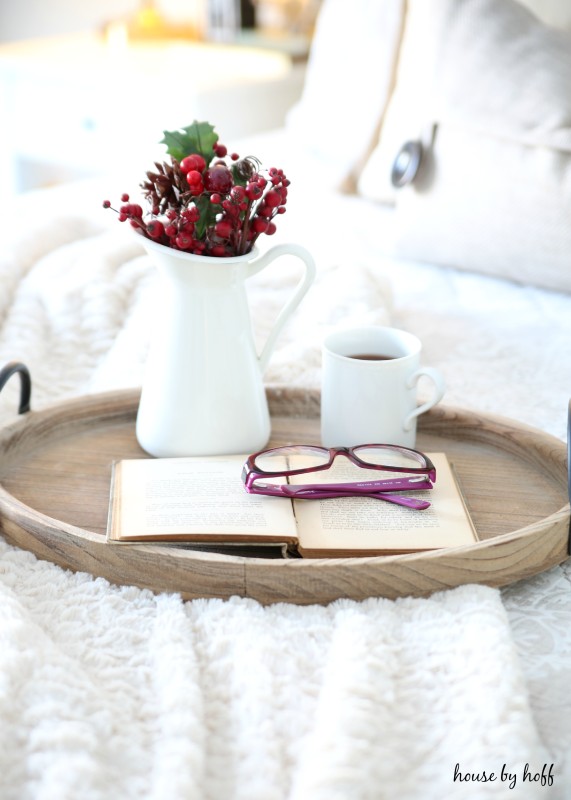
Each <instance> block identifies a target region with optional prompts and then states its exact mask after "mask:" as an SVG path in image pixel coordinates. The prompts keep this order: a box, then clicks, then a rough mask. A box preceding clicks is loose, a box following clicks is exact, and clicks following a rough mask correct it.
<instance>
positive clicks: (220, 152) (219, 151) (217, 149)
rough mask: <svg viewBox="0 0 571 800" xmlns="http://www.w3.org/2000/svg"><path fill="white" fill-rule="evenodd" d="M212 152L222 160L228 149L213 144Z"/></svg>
mask: <svg viewBox="0 0 571 800" xmlns="http://www.w3.org/2000/svg"><path fill="white" fill-rule="evenodd" d="M214 152H215V153H216V155H217V156H218V158H224V156H225V155H226V154H227V153H228V148H227V147H226V145H224V144H215V145H214Z"/></svg>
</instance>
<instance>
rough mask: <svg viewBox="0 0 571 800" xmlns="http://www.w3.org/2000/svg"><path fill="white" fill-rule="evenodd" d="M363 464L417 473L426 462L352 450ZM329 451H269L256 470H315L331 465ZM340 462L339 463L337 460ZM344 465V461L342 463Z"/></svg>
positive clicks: (397, 453)
mask: <svg viewBox="0 0 571 800" xmlns="http://www.w3.org/2000/svg"><path fill="white" fill-rule="evenodd" d="M353 452H354V454H355V455H356V456H357V458H359V460H361V461H362V462H363V463H364V464H369V465H370V466H375V467H377V466H387V467H401V468H404V469H407V468H410V469H418V468H419V467H425V466H426V461H425V459H424V458H423V457H422V455H420V454H416V453H410V452H408V451H407V450H403V449H400V448H398V447H390V446H386V447H382V446H378V445H363V446H360V447H356V448H354V450H353ZM329 458H330V456H329V450H327V449H325V448H322V447H314V446H311V445H292V446H288V447H278V448H276V449H274V450H267V451H266V452H264V453H260V455H258V456H257V457H256V460H255V462H254V463H255V467H256V469H259V470H260V471H262V472H282V471H286V472H287V470H293V469H315V468H317V467H322V466H323V465H324V464H327V463H329ZM337 460H339V459H337ZM342 460H343V461H345V459H342Z"/></svg>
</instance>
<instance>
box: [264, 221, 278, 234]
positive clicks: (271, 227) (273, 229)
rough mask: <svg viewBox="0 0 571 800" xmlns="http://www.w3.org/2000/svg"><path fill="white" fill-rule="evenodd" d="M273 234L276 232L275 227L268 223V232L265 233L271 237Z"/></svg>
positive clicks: (273, 224)
mask: <svg viewBox="0 0 571 800" xmlns="http://www.w3.org/2000/svg"><path fill="white" fill-rule="evenodd" d="M275 232H276V226H275V223H273V222H269V223H268V230H267V231H266V233H267V234H268V236H271V235H272V234H274V233H275Z"/></svg>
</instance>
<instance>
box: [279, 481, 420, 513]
mask: <svg viewBox="0 0 571 800" xmlns="http://www.w3.org/2000/svg"><path fill="white" fill-rule="evenodd" d="M272 488H273V487H272ZM276 489H278V491H277V492H276V494H279V495H281V496H282V497H283V496H285V497H290V498H291V499H292V500H295V499H298V500H329V499H332V498H334V497H356V496H358V497H372V498H373V499H374V500H386V501H387V503H394V504H395V505H399V506H406V507H407V508H414V509H417V510H419V511H422V510H423V509H425V508H428V507H429V506H430V503H429V502H428V500H417V499H416V498H414V497H404V496H403V495H394V494H388V493H386V492H374V491H368V492H355V491H354V490H352V489H349V488H346V489H343V488H342V487H341V486H339V485H338V486H337V487H336V488H331V489H329V490H327V489H326V490H323V487H321V486H319V487H317V486H316V487H312V486H289V485H287V484H282V485H281V486H279V487H276ZM272 494H273V492H272Z"/></svg>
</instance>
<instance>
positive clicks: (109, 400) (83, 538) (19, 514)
mask: <svg viewBox="0 0 571 800" xmlns="http://www.w3.org/2000/svg"><path fill="white" fill-rule="evenodd" d="M139 394H140V392H139V390H136V389H123V390H115V391H110V392H103V393H98V394H89V395H82V396H79V397H76V398H72V399H69V400H65V401H63V402H60V403H55V404H52V405H49V406H46V407H45V408H43V409H42V410H40V411H34V412H31V414H26V415H25V416H23V417H22V418H20V419H16V421H14V422H12V423H10V424H8V425H6V426H4V427H2V428H0V448H5V447H6V452H7V453H9V451H10V449H11V447H17V446H18V444H19V443H21V442H22V441H24V444H25V441H26V439H27V437H28V436H34V440H35V441H37V437H38V436H42V435H49V433H50V431H53V430H54V427H55V428H57V427H58V425H65V424H66V420H67V419H68V418H69V416H70V415H75V418H76V419H77V420H82V419H84V420H85V421H86V422H88V420H89V418H90V417H92V416H93V415H94V412H96V411H97V409H105V408H107V411H106V412H104V414H103V416H108V417H109V420H110V422H111V420H115V421H116V422H117V423H118V424H119V423H120V422H121V421H122V420H123V421H124V422H128V421H129V419H130V418H133V419H134V415H135V413H136V407H137V404H138V398H139ZM267 394H268V401H269V405H270V410H271V412H272V416H273V417H277V416H285V417H287V416H291V417H292V418H295V417H307V418H315V417H317V416H319V392H318V391H315V390H313V391H308V390H305V389H292V388H289V387H281V386H277V387H272V386H269V387H267ZM292 408H293V409H295V410H296V411H297V412H298V413H294V414H284V413H283V411H284V410H288V411H291V409H292ZM96 418H99V417H96ZM449 418H453V419H455V420H461V421H462V423H463V424H464V426H465V427H466V429H468V430H472V431H473V430H477V429H478V426H482V430H485V426H486V424H491V425H493V426H494V427H496V428H497V427H499V428H501V429H503V433H504V435H505V439H503V438H500V439H499V441H501V442H507V441H509V440H510V438H514V437H515V436H516V435H517V437H518V439H519V440H520V441H519V442H517V444H516V445H514V446H515V447H516V449H517V450H518V454H519V457H521V453H522V447H524V449H525V443H526V442H527V444H528V445H532V448H531V451H530V452H532V451H533V452H534V453H537V452H538V449H543V448H545V447H546V445H550V449H551V450H552V451H554V452H555V454H556V455H557V457H558V459H559V461H560V462H561V463H562V464H563V463H564V464H566V455H567V452H566V445H565V443H564V442H563V441H561V440H560V439H558V438H556V437H555V436H552V435H551V434H548V433H545V432H544V431H541V430H539V429H537V428H534V427H532V426H529V425H526V424H524V423H520V422H519V421H516V420H512V419H509V418H507V417H502V416H499V415H490V414H480V413H477V412H473V411H469V410H465V409H459V408H455V407H453V406H447V405H445V404H439V405H437V406H435V407H434V408H433V409H431V411H429V412H428V413H427V414H425V415H423V417H421V418H420V420H419V430H420V431H423V430H424V431H426V432H430V430H431V429H432V428H439V426H442V424H443V422H444V421H446V420H447V419H449ZM30 420H31V423H32V424H30ZM86 427H87V426H86ZM437 432H438V433H440V434H441V435H444V434H443V432H442V430H440V429H438V431H437ZM522 437H523V439H524V440H525V442H524V445H522V442H521V438H522ZM451 438H458V437H451ZM483 438H486V437H483ZM472 441H480V439H479V438H478V436H476V437H472ZM495 446H497V445H495ZM500 449H502V450H504V451H506V449H507V448H505V447H500ZM530 461H532V462H533V463H536V462H535V461H534V460H533V459H531V458H530ZM550 463H551V462H546V464H545V466H546V467H548V466H549V464H550ZM559 466H561V464H560V465H559ZM551 474H554V476H555V477H557V475H556V474H555V472H553V470H551ZM559 479H560V478H559V477H558V480H559ZM566 480H567V478H566V477H565V482H566ZM0 525H1V527H2V532H3V533H4V535H5V536H6V538H7V539H8V541H10V542H11V543H15V544H17V545H18V546H21V547H23V549H29V550H31V551H32V552H34V553H35V554H36V555H37V556H38V557H39V558H46V559H47V560H51V561H53V562H54V563H58V564H60V565H62V566H65V565H64V564H61V557H60V558H59V559H58V558H52V557H50V551H49V545H50V542H51V544H52V545H53V544H55V543H56V541H55V540H57V539H58V538H61V536H62V535H67V536H73V537H74V540H75V541H74V544H84V545H86V546H87V547H88V548H90V549H92V550H94V551H101V553H102V554H103V552H104V549H107V548H109V547H110V546H109V545H108V544H107V543H106V541H105V538H104V537H103V536H101V534H98V533H95V532H93V531H89V530H86V529H83V528H80V527H77V526H75V525H72V524H71V523H67V522H64V521H61V520H57V519H54V518H52V517H49V516H47V515H45V514H43V513H42V512H40V511H37V510H36V509H34V508H32V507H31V506H28V505H26V504H25V503H23V502H22V501H20V500H18V499H17V498H16V497H14V496H13V495H12V494H10V493H9V492H8V491H7V490H6V489H5V488H4V486H2V485H1V484H0ZM42 530H43V533H44V535H45V538H46V539H47V544H46V547H47V548H48V549H47V551H46V552H44V553H42V554H39V553H38V551H37V550H36V549H34V547H28V546H26V544H25V542H26V541H27V540H28V539H30V540H31V541H30V543H33V542H36V541H37V537H38V536H39V534H40V533H41V532H42ZM549 531H550V532H551V534H552V538H553V542H552V547H551V549H550V555H549V557H548V559H547V561H546V562H545V564H542V566H541V567H540V569H537V570H533V569H532V570H530V569H529V568H527V569H523V571H521V573H520V572H517V570H516V573H515V577H511V578H510V577H509V576H505V575H503V576H502V575H501V574H500V573H501V569H499V570H496V573H497V574H493V573H490V574H488V575H486V576H485V577H486V580H483V579H482V575H481V574H479V573H478V571H477V570H476V571H475V572H474V574H473V579H472V580H468V581H467V580H460V581H459V582H454V581H453V580H452V581H447V580H446V579H444V580H442V581H440V580H438V579H436V581H435V585H432V583H433V582H434V581H431V580H430V579H429V578H427V580H426V583H427V584H430V585H429V586H418V587H417V586H414V585H411V586H410V587H408V588H406V587H405V588H404V589H397V588H394V589H393V590H392V591H391V590H390V586H389V587H388V588H389V591H388V593H387V587H385V590H383V591H382V593H381V594H378V595H377V594H374V593H371V592H370V591H368V590H364V591H363V592H362V593H359V592H358V591H357V592H355V591H348V592H347V593H346V592H344V590H343V589H342V588H341V587H339V588H338V589H335V588H334V587H330V586H329V587H327V588H326V590H324V588H323V587H322V588H321V589H319V588H318V589H317V590H309V591H308V590H307V589H306V590H303V588H302V587H299V591H298V592H297V594H298V595H299V597H297V596H295V597H293V596H292V597H288V596H287V595H288V593H287V592H286V593H285V594H284V593H280V592H279V591H278V592H273V591H272V589H271V587H270V588H268V586H267V584H268V579H267V576H266V577H265V578H264V575H263V573H264V572H265V573H269V572H270V571H271V572H272V573H274V572H276V571H277V572H279V571H282V572H283V575H284V576H285V575H288V576H291V575H292V574H294V573H295V574H297V573H299V574H300V576H301V575H303V574H304V572H307V571H308V570H309V572H310V573H312V572H314V573H319V581H320V582H322V581H323V579H327V575H328V573H335V571H336V569H338V568H339V566H340V565H343V566H344V568H345V569H348V570H350V571H353V572H356V571H357V570H362V571H366V570H367V569H369V568H372V569H373V571H375V568H378V567H380V566H382V567H383V568H386V570H387V571H388V572H390V568H391V566H392V565H397V566H398V565H404V566H405V567H406V568H408V572H410V573H411V575H413V576H414V574H415V573H416V574H419V570H420V572H421V571H422V566H423V565H431V564H443V565H445V563H446V562H454V561H455V560H458V559H460V560H462V559H464V561H465V564H464V567H465V568H467V567H469V566H470V564H469V563H468V562H469V561H470V559H469V558H467V557H469V556H475V557H478V556H479V555H483V554H486V553H488V552H489V553H490V555H492V554H495V556H496V558H498V557H499V559H500V561H501V558H502V555H501V552H500V551H501V550H502V548H504V549H505V548H508V549H509V548H510V546H511V545H513V543H514V542H517V543H518V544H519V545H521V547H522V548H523V549H525V546H526V545H527V544H530V543H533V542H535V540H536V539H537V537H538V536H539V535H541V534H546V533H547V532H549ZM565 532H567V537H568V535H569V503H567V504H565V505H564V506H562V507H561V508H560V509H558V510H556V511H555V512H553V513H551V514H550V515H548V516H547V517H545V518H543V519H542V520H540V521H536V522H533V523H530V524H529V525H526V526H524V527H522V528H519V529H516V530H514V531H510V532H507V533H504V534H500V535H498V536H495V537H492V538H489V539H485V540H482V541H479V542H477V543H474V544H469V545H463V546H460V547H455V548H447V549H443V550H434V551H428V552H423V553H409V554H402V555H390V556H363V557H356V558H355V557H352V558H323V559H314V558H312V559H291V560H283V561H282V560H270V561H268V559H262V558H256V557H246V556H232V555H225V554H220V553H209V552H205V551H190V550H182V549H177V551H176V555H175V554H174V551H173V548H172V546H168V545H161V544H153V545H151V544H143V545H139V544H130V545H129V547H128V548H127V550H128V551H129V552H130V553H132V554H133V555H135V556H136V557H139V558H141V559H142V561H145V560H148V558H149V556H153V557H156V558H157V559H164V560H166V561H169V562H170V561H172V560H173V557H174V559H175V560H176V561H177V562H178V563H179V564H181V565H183V566H185V565H186V566H187V567H188V566H193V567H195V568H198V569H200V567H205V568H206V569H207V571H208V568H210V569H213V570H214V571H215V572H216V570H217V569H225V568H232V567H234V568H236V569H235V570H234V571H235V572H236V575H238V573H242V572H243V578H241V580H238V583H237V586H236V588H237V590H235V591H231V592H229V593H228V594H219V593H218V592H217V591H216V590H215V592H214V594H210V593H208V591H207V593H206V594H205V593H204V591H205V589H204V587H203V588H202V589H200V588H199V589H198V594H195V593H194V592H191V593H190V594H188V592H187V591H186V590H185V588H184V587H182V588H180V589H175V591H179V592H180V593H181V594H182V595H183V597H184V596H188V598H191V597H205V596H212V597H229V596H232V595H233V594H241V595H242V596H249V597H255V598H256V599H259V600H260V601H261V602H276V601H277V602H279V601H288V602H302V603H303V602H328V601H330V600H334V599H338V598H339V597H355V595H356V594H357V595H358V597H355V599H364V598H365V597H370V596H382V597H401V596H407V595H410V594H412V595H424V594H430V593H431V592H432V591H436V590H439V589H446V588H452V587H453V586H456V585H460V584H461V583H466V582H472V583H486V584H488V585H491V586H502V585H506V584H507V583H512V582H513V581H515V580H519V579H521V578H522V577H527V576H529V575H532V574H535V572H539V571H542V570H543V569H547V568H549V566H553V565H555V564H557V563H561V562H562V561H563V560H565V558H566V557H567V554H568V552H567V547H568V538H565V535H564V533H565ZM563 545H564V546H563ZM44 549H45V548H44ZM117 549H118V548H117V547H114V548H113V550H114V551H117ZM123 549H124V548H119V550H123ZM52 555H55V556H61V554H60V552H59V550H58V549H57V548H56V552H55V553H52ZM92 556H94V559H93V561H94V566H95V567H98V566H99V567H100V565H101V558H100V557H99V553H98V552H94V553H92ZM103 560H105V559H103ZM120 560H121V559H120ZM472 561H473V559H472ZM472 566H474V563H472ZM69 568H71V569H79V570H81V571H88V572H91V573H92V574H94V575H100V576H101V577H104V578H106V579H108V580H111V582H116V583H117V582H118V583H128V584H129V585H132V584H133V583H135V585H144V586H147V584H141V583H138V582H137V581H133V580H132V579H129V580H128V581H123V580H121V579H119V580H114V579H113V575H109V574H102V571H101V570H100V569H96V570H95V571H92V570H91V569H89V568H87V567H79V568H78V567H76V566H73V565H69ZM380 571H381V572H383V571H384V570H383V569H381V570H380ZM469 571H470V570H468V572H469ZM103 572H106V573H108V572H109V570H103ZM248 573H250V574H248ZM420 577H421V576H420ZM252 578H255V581H256V583H257V584H258V586H257V588H255V587H253V585H252V583H251V579H252ZM240 583H242V584H243V587H242V588H243V590H242V591H240V586H239V584H240ZM389 583H390V581H389ZM413 583H414V581H413ZM420 583H422V580H421V581H420ZM147 588H152V589H153V590H154V591H162V590H167V591H170V590H172V589H169V588H168V587H164V588H161V587H160V586H154V585H153V586H147ZM379 588H381V587H379ZM293 594H294V595H295V594H296V593H295V592H294V593H293ZM274 595H275V596H274Z"/></svg>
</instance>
